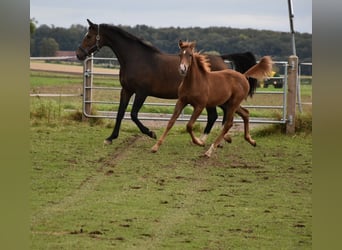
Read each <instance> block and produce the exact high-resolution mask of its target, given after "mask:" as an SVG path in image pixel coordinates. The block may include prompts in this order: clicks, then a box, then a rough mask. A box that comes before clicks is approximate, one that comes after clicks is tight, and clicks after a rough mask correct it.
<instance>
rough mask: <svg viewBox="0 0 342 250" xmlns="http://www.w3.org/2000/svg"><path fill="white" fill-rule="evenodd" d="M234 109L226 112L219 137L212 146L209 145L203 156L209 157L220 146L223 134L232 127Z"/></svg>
mask: <svg viewBox="0 0 342 250" xmlns="http://www.w3.org/2000/svg"><path fill="white" fill-rule="evenodd" d="M235 110H236V108H234V109H233V108H230V109H228V110H227V116H226V117H227V121H226V123H225V124H224V126H223V128H222V130H221V133H220V134H219V136H218V137H217V138H216V140H215V141H214V143H213V144H211V146H210V148H209V149H208V151H207V152H205V155H206V156H207V157H210V156H211V154H212V153H213V151H214V150H215V149H216V148H217V146H218V145H219V144H220V142H221V141H222V140H223V138H224V136H225V134H227V133H228V131H229V129H230V128H231V127H232V126H233V119H234V113H235Z"/></svg>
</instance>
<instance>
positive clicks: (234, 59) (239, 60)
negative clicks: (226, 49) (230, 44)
mask: <svg viewBox="0 0 342 250" xmlns="http://www.w3.org/2000/svg"><path fill="white" fill-rule="evenodd" d="M221 58H222V59H223V60H229V61H230V62H231V63H232V64H233V67H234V69H235V70H236V71H238V72H240V73H242V74H243V73H245V72H246V71H247V70H248V69H250V68H251V67H253V66H254V65H255V64H256V63H257V62H256V59H255V56H254V55H253V53H251V52H249V51H248V52H244V53H235V54H226V55H221Z"/></svg>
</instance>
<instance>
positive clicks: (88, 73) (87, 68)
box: [83, 55, 93, 120]
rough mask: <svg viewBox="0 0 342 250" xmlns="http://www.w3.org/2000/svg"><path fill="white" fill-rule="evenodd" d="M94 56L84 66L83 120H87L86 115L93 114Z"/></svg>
mask: <svg viewBox="0 0 342 250" xmlns="http://www.w3.org/2000/svg"><path fill="white" fill-rule="evenodd" d="M92 71H93V55H91V58H90V59H89V60H87V61H86V62H85V63H84V65H83V74H84V76H83V77H84V83H83V84H84V93H83V95H84V97H83V98H84V101H83V105H84V107H83V111H84V113H83V120H85V119H86V116H85V114H91V100H92V96H91V92H92V91H91V87H92V83H93V74H92Z"/></svg>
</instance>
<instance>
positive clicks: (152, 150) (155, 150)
mask: <svg viewBox="0 0 342 250" xmlns="http://www.w3.org/2000/svg"><path fill="white" fill-rule="evenodd" d="M157 151H158V146H156V145H154V146H153V147H152V148H151V152H152V153H156V152H157Z"/></svg>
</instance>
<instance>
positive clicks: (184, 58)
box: [178, 40, 196, 76]
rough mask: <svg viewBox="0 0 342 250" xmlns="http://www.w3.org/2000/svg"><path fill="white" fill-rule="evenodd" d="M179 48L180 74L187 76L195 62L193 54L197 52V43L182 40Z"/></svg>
mask: <svg viewBox="0 0 342 250" xmlns="http://www.w3.org/2000/svg"><path fill="white" fill-rule="evenodd" d="M178 46H179V49H180V52H179V58H180V63H179V73H180V74H181V75H182V76H185V75H186V74H187V72H188V70H189V68H190V66H191V63H192V60H193V54H194V52H195V46H196V42H183V41H182V40H179V42H178Z"/></svg>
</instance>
